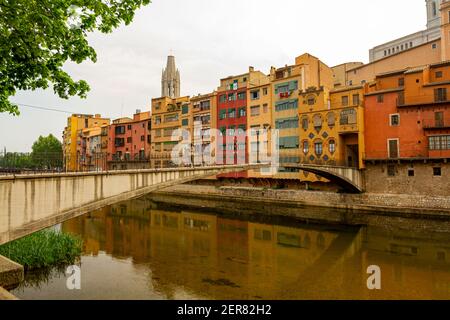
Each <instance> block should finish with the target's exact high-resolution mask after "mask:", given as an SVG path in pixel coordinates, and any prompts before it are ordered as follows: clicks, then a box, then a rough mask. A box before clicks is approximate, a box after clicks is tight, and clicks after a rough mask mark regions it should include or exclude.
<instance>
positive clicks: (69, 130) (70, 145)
mask: <svg viewBox="0 0 450 320" xmlns="http://www.w3.org/2000/svg"><path fill="white" fill-rule="evenodd" d="M109 123H110V120H109V119H106V118H102V117H101V116H100V115H99V114H96V115H95V116H93V115H87V114H73V115H72V116H70V117H69V118H68V119H67V126H66V127H65V128H64V132H63V154H64V168H65V170H66V171H77V170H81V162H80V161H81V153H79V152H80V147H81V144H82V138H83V137H82V130H83V129H86V128H94V127H102V126H105V125H109Z"/></svg>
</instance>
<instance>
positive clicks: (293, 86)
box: [289, 80, 298, 91]
mask: <svg viewBox="0 0 450 320" xmlns="http://www.w3.org/2000/svg"><path fill="white" fill-rule="evenodd" d="M297 88H298V81H297V80H294V81H291V82H289V91H293V90H297Z"/></svg>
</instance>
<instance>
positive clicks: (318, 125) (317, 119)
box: [313, 114, 322, 129]
mask: <svg viewBox="0 0 450 320" xmlns="http://www.w3.org/2000/svg"><path fill="white" fill-rule="evenodd" d="M313 122H314V128H316V129H320V128H322V117H321V116H320V115H319V114H315V115H314V117H313Z"/></svg>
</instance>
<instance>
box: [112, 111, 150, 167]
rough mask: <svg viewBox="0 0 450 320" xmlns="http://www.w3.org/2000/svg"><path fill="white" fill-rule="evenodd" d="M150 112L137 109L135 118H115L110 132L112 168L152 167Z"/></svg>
mask: <svg viewBox="0 0 450 320" xmlns="http://www.w3.org/2000/svg"><path fill="white" fill-rule="evenodd" d="M150 132H151V118H150V112H142V113H141V112H140V111H139V110H137V111H136V114H135V115H134V116H133V119H130V118H120V119H117V120H114V121H113V123H112V124H111V125H110V127H109V132H108V168H109V169H110V170H128V169H147V168H150V149H151V148H150V147H151V135H150Z"/></svg>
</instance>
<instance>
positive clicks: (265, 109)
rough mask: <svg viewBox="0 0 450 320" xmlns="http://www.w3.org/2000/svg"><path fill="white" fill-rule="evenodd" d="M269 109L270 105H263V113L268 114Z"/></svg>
mask: <svg viewBox="0 0 450 320" xmlns="http://www.w3.org/2000/svg"><path fill="white" fill-rule="evenodd" d="M268 109H269V105H268V104H267V103H264V104H263V112H264V113H267V111H268Z"/></svg>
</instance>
